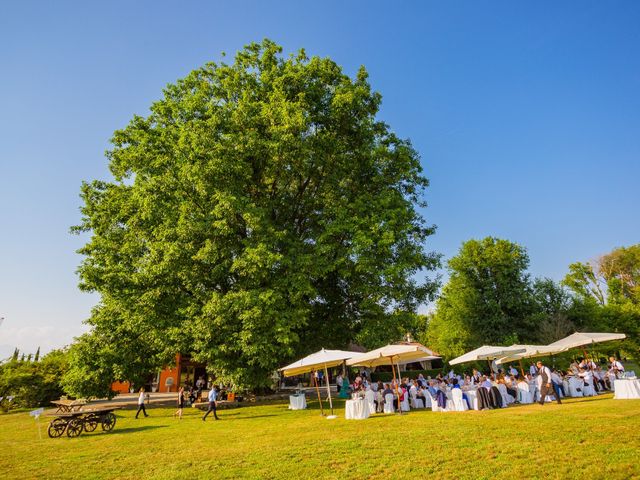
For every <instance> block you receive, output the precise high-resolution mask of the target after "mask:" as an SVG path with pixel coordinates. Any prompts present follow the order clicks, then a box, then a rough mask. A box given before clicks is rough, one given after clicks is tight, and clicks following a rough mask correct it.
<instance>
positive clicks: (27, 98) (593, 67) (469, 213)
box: [0, 0, 640, 358]
mask: <svg viewBox="0 0 640 480" xmlns="http://www.w3.org/2000/svg"><path fill="white" fill-rule="evenodd" d="M267 3H270V5H267ZM639 25H640V2H638V1H635V0H626V1H617V2H600V1H584V0H581V1H575V2H569V1H567V2H555V1H539V2H513V1H478V0H473V1H456V2H435V1H433V2H425V1H403V2H377V1H371V0H369V1H350V2H346V1H323V2H311V1H300V0H298V1H277V2H257V1H256V2H243V1H225V2H214V1H208V2H188V1H185V2H163V1H146V2H143V1H136V2H131V1H127V2H124V1H109V2H74V3H71V2H64V1H60V2H44V1H42V2H30V1H19V2H18V1H14V2H4V3H3V4H2V8H1V9H0V317H5V321H4V323H3V324H2V325H0V358H2V357H5V356H7V355H9V354H10V353H11V352H12V351H13V348H14V347H15V346H18V347H19V348H21V349H22V350H25V351H35V349H36V348H37V346H38V345H41V346H42V348H43V350H45V351H46V350H50V349H51V348H54V347H59V346H62V345H65V344H68V343H70V342H71V341H72V339H73V337H74V336H76V335H78V334H80V333H81V332H83V331H84V330H86V326H84V325H83V324H82V322H83V320H84V319H86V318H87V317H88V315H89V313H90V310H91V307H92V306H93V305H94V304H95V303H96V302H97V297H96V296H95V295H89V294H84V293H81V292H79V291H78V289H77V277H76V275H75V270H76V268H77V266H78V264H79V262H80V257H79V256H78V255H77V254H76V253H75V251H76V250H77V249H78V248H79V247H80V246H81V245H82V243H83V242H84V241H86V238H82V237H75V236H73V235H71V234H69V227H70V226H71V225H74V224H76V223H77V222H78V220H79V210H78V209H79V206H80V199H79V196H78V194H79V189H80V184H81V182H82V180H91V179H95V178H102V179H108V178H109V175H108V170H107V162H106V159H105V157H104V151H105V150H106V149H107V148H108V147H109V143H108V141H109V138H110V136H111V134H112V132H113V131H114V130H115V129H118V128H121V127H123V126H124V125H126V124H127V123H128V121H129V120H130V119H131V118H132V116H133V115H134V114H141V115H146V113H147V112H148V108H149V106H150V104H151V103H152V102H153V101H154V100H157V99H158V98H160V96H161V94H162V88H163V87H164V86H165V85H166V84H167V83H171V82H174V81H175V80H176V79H178V78H181V77H184V76H185V75H186V74H187V73H188V72H189V71H190V70H192V69H194V68H196V67H199V66H201V65H202V64H203V63H205V62H206V61H209V60H219V59H220V58H221V57H220V52H222V51H225V52H227V53H228V54H233V53H234V52H235V51H237V50H238V49H240V48H241V47H242V46H243V45H245V44H247V43H249V42H251V41H260V40H261V39H263V38H265V37H268V38H271V39H272V40H274V41H276V42H278V43H280V44H281V45H283V47H284V48H285V52H287V53H288V52H291V51H295V50H297V49H299V48H300V47H304V48H305V49H306V50H307V53H308V54H309V55H319V56H330V57H331V58H333V59H334V60H335V61H337V62H338V63H339V64H340V65H342V66H343V67H344V69H345V71H346V72H347V73H349V74H351V75H353V74H354V73H355V72H356V71H357V68H358V67H359V66H360V65H365V66H366V67H367V69H368V70H369V73H370V80H371V83H372V84H373V86H374V87H375V88H376V89H377V90H378V91H379V92H381V93H382V95H383V107H382V111H381V114H380V118H381V119H383V120H384V121H386V122H387V123H389V124H390V125H391V126H392V128H393V129H394V130H395V131H396V132H397V133H398V134H399V135H400V136H402V137H406V138H410V139H411V140H412V142H413V144H414V146H415V147H416V148H417V150H418V151H419V152H420V154H421V156H422V163H423V166H424V171H425V174H426V176H427V177H428V178H429V179H430V181H431V187H430V189H429V190H428V194H427V199H428V202H429V205H430V206H429V208H427V209H426V210H425V212H424V214H425V217H426V218H427V219H428V220H429V221H430V222H432V223H435V224H436V225H437V226H438V231H437V234H436V235H435V236H434V237H432V238H431V241H430V244H429V249H430V250H435V251H438V252H441V253H443V254H444V257H445V259H446V258H450V257H451V256H452V255H454V254H455V253H456V251H457V250H458V249H459V247H460V245H461V243H462V242H463V241H465V240H468V239H470V238H482V237H484V236H487V235H493V236H498V237H502V238H507V239H509V240H512V241H515V242H518V243H520V244H522V245H524V246H525V247H526V248H527V249H528V252H529V255H530V258H531V268H530V271H531V274H532V275H534V276H547V277H551V278H553V279H555V280H560V279H561V278H562V277H563V276H564V274H565V273H566V271H567V266H568V265H569V263H571V262H574V261H586V260H589V259H591V258H594V257H596V256H598V255H600V254H602V253H606V252H608V251H610V250H611V249H612V248H614V247H616V246H622V245H631V244H634V243H638V242H639V241H640V222H639V218H640V215H639V211H640V208H639V206H640V28H639Z"/></svg>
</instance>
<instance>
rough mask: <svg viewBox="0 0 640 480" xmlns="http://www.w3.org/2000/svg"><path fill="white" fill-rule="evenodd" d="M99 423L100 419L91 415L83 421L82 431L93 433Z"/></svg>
mask: <svg viewBox="0 0 640 480" xmlns="http://www.w3.org/2000/svg"><path fill="white" fill-rule="evenodd" d="M99 421H100V418H99V417H97V416H95V415H91V416H89V417H87V418H85V420H84V431H85V432H93V431H94V430H95V429H96V428H98V422H99Z"/></svg>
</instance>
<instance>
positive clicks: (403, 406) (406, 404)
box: [400, 392, 410, 412]
mask: <svg viewBox="0 0 640 480" xmlns="http://www.w3.org/2000/svg"><path fill="white" fill-rule="evenodd" d="M400 410H401V411H403V412H408V411H409V410H410V408H409V392H405V393H404V398H403V399H402V401H401V402H400Z"/></svg>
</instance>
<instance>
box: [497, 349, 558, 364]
mask: <svg viewBox="0 0 640 480" xmlns="http://www.w3.org/2000/svg"><path fill="white" fill-rule="evenodd" d="M510 348H515V349H521V348H524V351H523V352H520V353H512V354H509V355H506V356H504V357H501V358H498V359H497V360H496V363H497V364H498V365H500V364H503V363H509V362H515V361H517V360H523V359H525V358H534V357H544V356H547V355H554V354H556V353H560V352H563V351H564V350H565V349H564V348H561V347H551V346H549V345H511V347H510Z"/></svg>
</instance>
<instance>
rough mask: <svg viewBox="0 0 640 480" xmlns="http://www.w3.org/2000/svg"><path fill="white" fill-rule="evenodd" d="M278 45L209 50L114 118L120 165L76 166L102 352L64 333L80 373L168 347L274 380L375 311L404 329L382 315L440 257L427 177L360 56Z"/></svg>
mask: <svg viewBox="0 0 640 480" xmlns="http://www.w3.org/2000/svg"><path fill="white" fill-rule="evenodd" d="M281 51H282V49H281V47H279V46H278V45H276V44H274V43H273V42H271V41H268V40H265V41H264V42H262V43H261V44H251V45H249V46H247V47H246V48H245V49H244V50H242V51H240V52H239V53H238V54H237V56H236V58H235V62H234V63H233V64H231V65H228V64H225V63H221V64H215V63H209V64H207V65H205V66H204V67H202V68H199V69H197V70H195V71H193V72H191V74H189V75H188V76H187V77H186V78H184V79H182V80H179V81H178V82H177V83H176V84H174V85H169V86H168V87H167V88H166V89H165V91H164V97H163V98H162V99H161V100H159V101H158V102H156V103H154V104H153V105H152V107H151V113H150V115H149V116H148V117H146V118H143V117H140V116H135V117H134V118H133V120H132V121H131V122H130V124H129V125H128V126H127V127H126V128H124V129H122V130H118V131H116V132H115V133H114V136H113V139H112V143H113V148H112V149H111V150H110V151H109V152H108V153H107V156H108V158H109V161H110V163H109V167H110V169H111V172H112V174H113V176H114V181H113V182H105V181H93V182H91V183H84V184H83V186H82V194H81V195H82V199H83V201H84V207H83V208H82V213H83V219H82V222H81V224H80V225H79V226H78V227H76V228H75V229H74V230H75V231H77V232H88V233H90V234H91V239H90V241H89V242H88V243H87V244H86V245H85V247H83V248H82V249H81V250H80V253H82V254H83V255H84V256H85V258H84V260H83V262H82V265H81V266H80V268H79V274H80V286H81V288H82V289H84V290H87V291H95V292H99V293H100V295H101V304H100V305H99V306H98V307H97V308H96V309H95V311H94V313H93V315H92V316H91V318H90V319H89V324H91V325H92V326H93V327H94V331H93V333H92V334H91V336H95V337H96V338H94V339H89V338H88V337H87V338H85V339H84V340H83V341H82V342H84V343H86V344H94V346H95V347H96V351H95V352H94V356H95V361H94V363H90V364H89V365H90V366H85V367H82V365H81V362H82V361H90V354H89V350H85V348H86V346H84V345H81V346H79V347H78V349H77V350H76V351H75V353H74V354H73V356H72V364H73V365H74V366H73V369H72V370H73V372H74V373H73V375H72V376H71V377H70V378H69V380H68V385H69V388H70V389H72V390H73V391H81V390H82V391H85V390H84V389H85V388H87V389H89V388H92V387H91V385H92V384H94V383H95V382H99V381H102V380H104V378H105V377H104V376H106V377H108V376H109V375H117V376H121V375H122V376H124V377H122V378H123V379H127V380H130V379H131V378H127V377H126V375H136V374H137V373H138V371H139V370H138V367H142V366H145V364H147V363H148V364H155V366H156V367H160V366H161V365H162V364H163V363H166V362H168V361H169V360H170V359H171V358H172V357H173V355H174V354H175V353H176V352H177V351H181V352H183V353H189V354H191V355H192V356H193V357H194V358H195V359H197V360H201V361H206V362H207V363H208V365H209V368H210V370H211V373H213V374H214V375H216V376H217V377H218V378H219V379H220V380H221V381H224V382H228V383H232V384H235V385H236V386H238V387H258V386H262V385H267V384H268V383H269V382H270V380H269V377H270V373H271V372H272V371H273V370H274V369H275V368H276V367H278V366H279V365H281V364H282V363H283V362H284V361H286V360H288V359H291V358H292V357H294V356H296V355H300V354H303V353H309V352H310V351H313V350H317V349H319V348H320V347H323V346H324V347H327V348H337V347H341V348H344V347H345V346H346V345H347V344H348V342H349V341H351V340H353V339H354V338H356V337H357V336H358V335H361V336H362V338H363V339H364V340H365V341H366V342H367V343H372V342H373V341H374V336H375V332H376V328H377V327H379V326H381V325H382V326H383V327H382V330H383V331H384V332H386V335H387V336H395V335H397V333H398V332H402V334H404V333H405V332H404V331H403V330H404V328H405V326H406V325H405V324H404V323H401V325H400V326H397V325H393V322H394V321H396V320H397V319H399V318H400V319H401V322H404V321H405V319H406V318H408V317H406V316H405V315H408V313H406V314H405V313H403V314H398V313H394V312H413V311H415V309H416V307H417V305H419V304H420V303H422V302H424V301H426V300H428V299H430V298H431V297H432V295H433V294H434V291H435V288H436V285H435V283H434V282H432V281H430V280H429V279H426V280H421V281H418V280H416V278H417V277H416V276H415V274H416V273H418V272H420V271H421V270H430V269H434V268H435V267H436V266H437V265H438V256H437V255H435V254H431V253H425V250H424V244H425V241H426V239H427V237H428V236H429V235H431V234H432V233H433V232H434V227H433V226H431V225H428V224H427V223H426V222H425V220H424V218H422V217H421V215H420V214H419V213H418V211H417V209H416V207H417V206H418V205H423V204H422V192H423V190H424V188H425V187H426V186H427V185H428V181H427V179H426V178H425V177H423V176H422V174H421V167H420V163H419V158H418V154H417V153H416V151H415V150H414V149H413V148H412V146H411V144H410V143H409V142H408V141H407V140H403V139H400V138H398V137H397V136H396V135H395V134H394V133H392V131H391V130H390V128H389V127H388V126H387V125H386V124H384V123H383V122H381V121H379V120H378V119H377V118H376V116H377V113H378V110H379V106H380V102H381V96H380V95H379V94H378V93H376V92H373V91H372V90H371V86H370V85H369V83H368V81H367V73H366V71H365V70H364V68H361V69H360V71H359V72H358V74H357V76H356V78H353V79H352V78H350V77H348V76H347V75H345V74H344V73H343V72H342V71H341V68H340V67H339V66H338V65H337V64H336V63H335V62H333V61H332V60H330V59H328V58H317V57H313V58H311V59H309V58H308V57H307V56H306V55H305V53H304V52H303V51H300V52H299V53H298V54H296V55H291V56H289V57H288V58H283V57H282V55H281ZM421 278H424V277H421ZM372 326H373V327H372ZM110 332H118V333H117V334H111V333H110ZM123 335H124V336H126V337H127V340H126V345H125V347H126V348H125V351H126V352H127V353H126V354H122V355H121V351H120V347H121V346H122V342H120V343H118V339H119V338H122V336H123ZM380 338H381V337H380V336H379V337H378V338H377V339H380ZM135 352H138V356H139V358H132V356H131V355H133V354H135ZM130 354H131V355H130ZM132 362H133V363H132ZM130 364H133V365H134V366H136V368H129V367H128V365H130ZM83 368H84V370H83ZM96 371H99V372H100V374H99V375H98V374H97V373H95V372H96ZM83 374H87V375H89V376H90V378H92V379H93V380H91V381H90V382H89V383H88V384H84V386H81V385H82V381H83V380H82V378H83V377H82V375H83ZM91 375H93V376H92V377H91ZM96 377H99V378H96ZM98 390H100V391H102V390H103V388H102V387H100V388H99V389H98Z"/></svg>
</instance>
